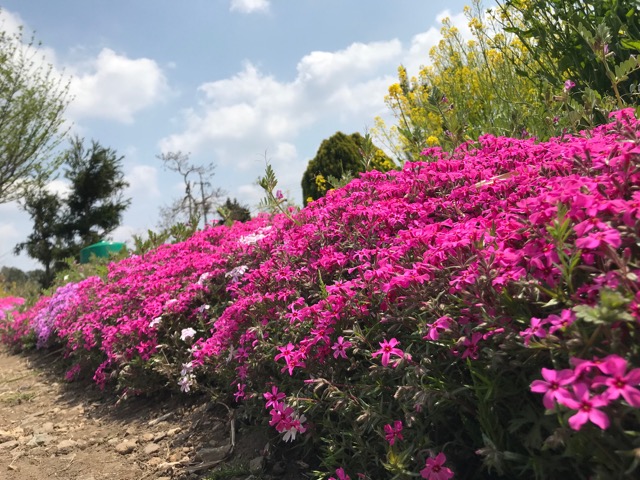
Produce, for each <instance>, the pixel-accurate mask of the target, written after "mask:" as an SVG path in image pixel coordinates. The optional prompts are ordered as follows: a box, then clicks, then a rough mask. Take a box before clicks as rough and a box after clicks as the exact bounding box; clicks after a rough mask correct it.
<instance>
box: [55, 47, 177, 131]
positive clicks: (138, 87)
mask: <svg viewBox="0 0 640 480" xmlns="http://www.w3.org/2000/svg"><path fill="white" fill-rule="evenodd" d="M67 69H68V71H70V72H71V74H72V75H73V78H72V81H71V94H72V95H73V96H74V99H73V102H72V103H71V105H70V107H69V114H70V115H71V117H73V118H106V119H110V120H115V121H118V122H122V123H132V122H133V117H134V115H135V114H136V113H138V112H139V111H141V110H143V109H145V108H147V107H150V106H151V105H153V104H155V103H157V102H159V101H161V100H163V99H164V98H165V95H166V94H167V93H168V91H169V88H168V85H167V79H166V77H165V75H164V72H163V71H162V69H161V68H160V66H158V64H157V63H156V62H155V61H154V60H151V59H148V58H137V59H131V58H128V57H126V56H124V55H119V54H117V53H116V52H114V51H113V50H111V49H109V48H103V49H102V51H100V53H99V54H98V56H97V57H96V58H95V59H91V60H89V61H88V62H85V63H84V64H83V65H75V66H73V65H72V66H67Z"/></svg>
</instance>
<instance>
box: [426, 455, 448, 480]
mask: <svg viewBox="0 0 640 480" xmlns="http://www.w3.org/2000/svg"><path fill="white" fill-rule="evenodd" d="M446 461H447V457H446V455H445V454H444V452H440V453H438V455H436V456H435V457H429V458H427V460H426V462H425V467H424V468H423V469H422V470H420V476H421V477H422V478H426V479H427V480H449V479H450V478H453V472H452V471H451V469H449V468H448V467H445V466H444V463H445V462H446Z"/></svg>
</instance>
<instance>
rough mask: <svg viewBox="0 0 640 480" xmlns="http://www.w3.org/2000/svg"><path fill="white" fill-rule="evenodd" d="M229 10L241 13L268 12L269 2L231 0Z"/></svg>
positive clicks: (265, 0) (263, 0) (261, 0)
mask: <svg viewBox="0 0 640 480" xmlns="http://www.w3.org/2000/svg"><path fill="white" fill-rule="evenodd" d="M229 9H230V10H231V11H232V12H235V11H237V12H240V13H254V12H266V11H268V10H269V0H231V6H230V7H229Z"/></svg>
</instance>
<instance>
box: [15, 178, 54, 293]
mask: <svg viewBox="0 0 640 480" xmlns="http://www.w3.org/2000/svg"><path fill="white" fill-rule="evenodd" d="M22 208H23V209H24V210H25V211H26V212H27V213H28V214H29V215H31V219H32V220H33V232H32V233H31V234H30V235H29V236H28V237H27V240H26V241H25V242H22V243H19V244H18V245H16V247H15V253H16V255H17V254H20V252H22V251H23V250H24V251H26V253H27V255H29V256H30V257H31V258H33V259H35V260H38V261H39V262H40V263H41V264H42V265H43V267H44V276H43V278H42V283H43V286H48V285H49V284H50V283H51V281H52V280H53V276H54V271H55V265H56V262H57V261H61V260H62V259H63V258H64V253H63V252H64V250H65V249H64V248H63V245H62V239H61V238H60V227H61V221H62V220H61V209H62V201H61V199H60V198H59V197H58V196H57V195H55V194H53V193H50V192H48V191H46V190H45V189H44V188H39V189H37V190H35V191H31V192H29V193H28V194H27V195H26V196H25V197H24V198H23V203H22Z"/></svg>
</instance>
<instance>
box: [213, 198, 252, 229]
mask: <svg viewBox="0 0 640 480" xmlns="http://www.w3.org/2000/svg"><path fill="white" fill-rule="evenodd" d="M218 215H220V216H221V217H222V223H224V224H225V225H231V224H232V223H233V222H247V221H249V220H251V212H250V211H249V209H248V208H247V207H246V206H244V205H241V204H240V203H238V200H236V199H235V198H234V199H233V201H231V199H230V198H227V201H226V202H225V203H224V205H222V206H221V207H218Z"/></svg>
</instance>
